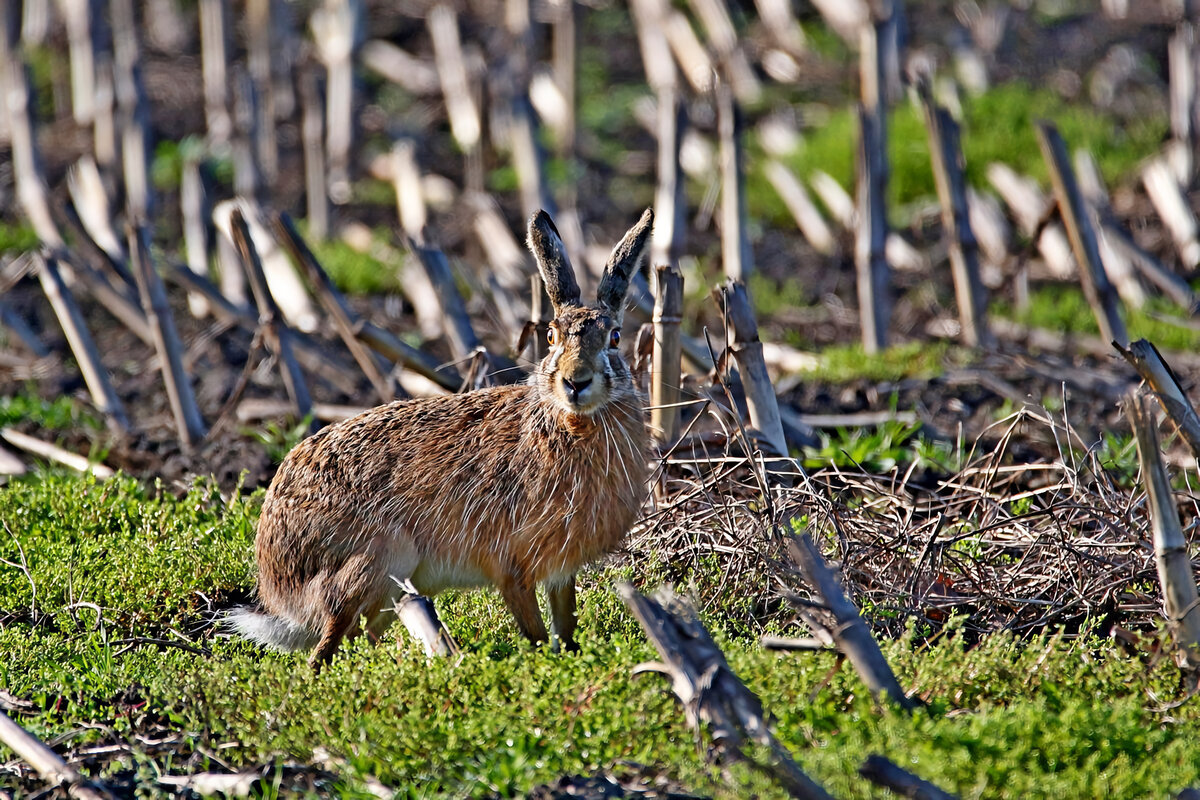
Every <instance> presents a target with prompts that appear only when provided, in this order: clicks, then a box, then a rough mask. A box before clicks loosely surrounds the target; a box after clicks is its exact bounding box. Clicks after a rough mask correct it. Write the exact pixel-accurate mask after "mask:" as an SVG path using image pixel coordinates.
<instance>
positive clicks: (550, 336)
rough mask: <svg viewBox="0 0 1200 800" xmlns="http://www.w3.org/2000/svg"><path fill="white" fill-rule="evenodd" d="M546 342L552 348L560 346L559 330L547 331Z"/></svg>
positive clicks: (551, 329) (549, 329)
mask: <svg viewBox="0 0 1200 800" xmlns="http://www.w3.org/2000/svg"><path fill="white" fill-rule="evenodd" d="M546 341H547V342H549V343H550V346H551V347H554V346H556V345H557V344H558V328H548V329H547V330H546Z"/></svg>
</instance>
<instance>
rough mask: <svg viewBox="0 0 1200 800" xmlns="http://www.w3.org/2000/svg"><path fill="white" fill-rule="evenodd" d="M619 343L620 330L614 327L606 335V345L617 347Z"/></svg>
mask: <svg viewBox="0 0 1200 800" xmlns="http://www.w3.org/2000/svg"><path fill="white" fill-rule="evenodd" d="M620 344H621V332H620V331H619V330H617V329H616V328H614V329H613V332H612V333H610V334H609V335H608V346H609V347H613V348H616V347H619V346H620Z"/></svg>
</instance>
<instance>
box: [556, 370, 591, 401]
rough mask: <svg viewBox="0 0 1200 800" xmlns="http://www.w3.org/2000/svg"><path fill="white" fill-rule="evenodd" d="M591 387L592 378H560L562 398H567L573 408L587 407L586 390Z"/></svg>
mask: <svg viewBox="0 0 1200 800" xmlns="http://www.w3.org/2000/svg"><path fill="white" fill-rule="evenodd" d="M591 385H592V376H591V375H588V376H587V377H580V376H576V377H574V378H567V377H566V376H564V377H563V378H562V390H563V396H564V397H566V398H567V402H569V403H570V404H571V405H573V406H577V407H583V406H587V405H589V403H588V400H589V399H590V398H589V397H588V395H589V394H590V393H589V392H588V388H589V387H590V386H591Z"/></svg>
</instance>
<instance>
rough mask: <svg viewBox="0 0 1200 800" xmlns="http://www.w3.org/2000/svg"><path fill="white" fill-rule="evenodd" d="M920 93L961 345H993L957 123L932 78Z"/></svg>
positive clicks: (922, 85)
mask: <svg viewBox="0 0 1200 800" xmlns="http://www.w3.org/2000/svg"><path fill="white" fill-rule="evenodd" d="M918 93H919V94H920V97H921V106H922V108H923V109H924V111H925V127H926V129H927V131H928V133H929V152H930V154H931V156H932V160H933V177H934V182H935V183H936V184H937V192H938V199H939V200H940V201H941V207H942V229H943V231H944V233H945V237H946V240H947V242H948V244H949V251H950V269H951V272H952V274H953V276H954V296H955V300H956V301H957V303H958V318H959V321H960V323H961V325H962V340H963V344H965V345H967V346H968V347H990V346H991V345H992V343H993V339H992V335H991V331H990V330H989V329H988V324H987V293H986V290H985V289H984V288H983V281H981V280H980V277H979V243H978V242H977V241H976V239H975V232H974V231H973V230H972V228H971V218H970V212H969V210H968V208H967V189H966V179H965V177H964V176H963V169H964V167H963V155H962V147H961V145H960V144H959V131H958V123H957V122H955V121H954V118H953V117H951V116H950V113H949V112H948V111H946V109H944V108H942V107H941V106H940V105H938V104H937V103H935V102H934V101H933V95H932V92H931V90H930V88H929V84H928V83H922V84H921V85H920V87H919V89H918Z"/></svg>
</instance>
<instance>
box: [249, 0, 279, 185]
mask: <svg viewBox="0 0 1200 800" xmlns="http://www.w3.org/2000/svg"><path fill="white" fill-rule="evenodd" d="M275 6H276V3H275V2H273V0H247V3H246V32H247V36H246V38H247V46H246V61H247V63H248V67H249V70H250V80H251V81H252V82H253V84H254V94H255V97H256V98H257V99H258V102H257V103H255V106H254V108H255V112H256V113H255V120H254V131H255V134H256V135H255V137H254V151H255V156H256V158H257V161H258V166H259V167H260V168H261V169H262V175H263V178H264V179H265V181H266V182H267V183H268V184H271V183H274V181H275V178H276V176H277V173H278V166H279V150H278V143H277V142H276V136H275V92H274V88H275V84H274V81H273V80H272V75H271V62H272V60H273V59H272V52H273V46H272V41H271V39H272V33H273V29H274V26H273V24H272V19H271V18H272V16H273V14H272V11H273V10H274V7H275Z"/></svg>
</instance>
